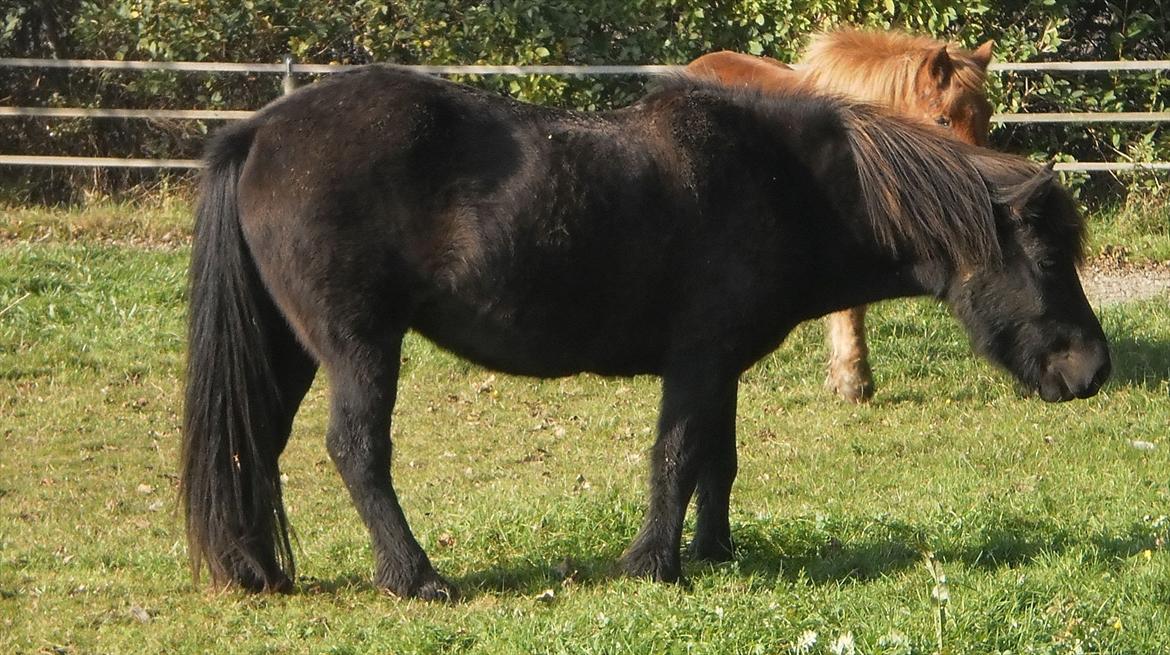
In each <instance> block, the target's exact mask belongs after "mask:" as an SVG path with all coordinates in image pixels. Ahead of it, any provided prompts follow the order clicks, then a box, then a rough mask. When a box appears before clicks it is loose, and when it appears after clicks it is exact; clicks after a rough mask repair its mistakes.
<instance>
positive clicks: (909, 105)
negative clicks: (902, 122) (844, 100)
mask: <svg viewBox="0 0 1170 655" xmlns="http://www.w3.org/2000/svg"><path fill="white" fill-rule="evenodd" d="M993 45H994V44H993V42H991V41H987V42H986V43H984V44H983V45H981V46H979V47H978V48H976V49H975V50H964V49H962V48H959V47H957V46H954V45H950V44H947V43H944V42H942V41H936V40H934V39H931V38H927V37H922V36H914V35H910V34H905V33H902V32H871V31H863V30H852V29H849V30H838V31H834V32H827V33H822V34H818V35H816V36H814V37H813V40H812V41H811V43H810V44H809V47H808V49H807V50H806V51H805V53H804V58H803V60H802V63H803V64H805V65H807V66H808V71H807V75H808V76H809V78H810V80H811V81H813V82H814V83H815V84H817V86H819V87H820V88H822V89H826V90H830V91H834V92H836V93H841V94H844V95H847V96H852V97H854V98H857V99H860V100H866V101H869V102H876V103H879V104H884V105H886V106H889V107H892V108H893V109H895V110H896V111H898V112H900V113H902V114H904V115H906V116H911V117H915V118H921V119H923V120H925V121H928V122H931V123H935V124H937V125H941V126H943V127H946V128H949V129H950V130H952V131H953V132H954V134H955V136H956V137H957V138H958V139H960V140H962V141H966V142H967V143H971V144H974V145H984V144H986V143H987V131H988V124H989V121H990V119H991V103H989V102H988V101H987V93H986V91H985V90H984V83H985V81H986V78H987V66H988V64H990V63H991V50H992V47H993Z"/></svg>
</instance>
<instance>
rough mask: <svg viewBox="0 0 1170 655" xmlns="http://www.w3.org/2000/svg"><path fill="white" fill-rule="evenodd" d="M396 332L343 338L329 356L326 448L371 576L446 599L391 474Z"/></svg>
mask: <svg viewBox="0 0 1170 655" xmlns="http://www.w3.org/2000/svg"><path fill="white" fill-rule="evenodd" d="M401 344H402V335H401V334H399V335H396V336H394V337H388V338H387V339H386V341H385V342H384V343H381V344H358V343H353V342H351V343H349V344H348V345H349V347H350V350H349V351H348V352H347V353H346V354H345V356H344V357H342V358H333V363H331V364H329V372H330V383H331V387H332V406H331V409H330V418H329V431H328V434H327V436H326V444H327V446H328V449H329V456H330V457H331V458H332V459H333V463H334V465H336V466H337V470H338V472H340V474H341V478H342V480H344V481H345V486H346V487H347V488H348V489H349V493H350V496H351V497H352V498H353V502H354V505H356V506H357V509H358V513H359V514H360V515H361V517H362V520H363V521H364V522H365V524H366V527H367V528H368V529H369V531H370V537H371V539H372V541H373V547H374V562H375V569H374V584H375V585H377V586H378V587H379V588H381V589H384V590H386V591H389V592H390V593H393V594H395V595H397V596H401V597H406V598H409V597H415V598H423V599H427V600H450V599H452V598H454V596H455V589H454V587H452V586H451V585H450V584H449V583H448V582H447V581H446V580H444V579H443V578H441V577H440V576H439V574H438V573H436V572H435V569H434V567H432V566H431V562H430V560H429V559H428V558H427V555H426V553H425V552H423V549H422V547H421V546H419V544H418V541H417V540H415V538H414V535H413V534H412V533H411V531H410V527H409V526H408V525H407V522H406V517H405V515H403V512H402V508H401V506H400V505H399V504H398V497H397V495H396V494H395V493H394V487H393V485H392V484H391V475H390V451H391V443H390V423H391V413H392V412H393V410H394V400H395V396H396V389H397V385H398V371H399V356H400V350H401Z"/></svg>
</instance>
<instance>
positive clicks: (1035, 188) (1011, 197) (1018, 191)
mask: <svg viewBox="0 0 1170 655" xmlns="http://www.w3.org/2000/svg"><path fill="white" fill-rule="evenodd" d="M1054 167H1055V162H1051V161H1050V162H1048V163H1047V164H1045V165H1044V167H1043V168H1041V169H1040V170H1038V171H1036V174H1035V175H1033V176H1032V177H1030V178H1028V179H1027V180H1024V181H1023V182H1020V183H1019V184H1016V185H1014V186H1011V187H1007V188H1005V189H1002V190H1001V192H1000V196H999V200H1000V202H1001V203H1003V206H1004V208H1006V209H1007V210H1008V213H1009V214H1011V216H1012V218H1015V219H1017V220H1023V219H1025V218H1026V217H1027V216H1029V215H1030V214H1032V213H1033V212H1031V211H1030V210H1029V208H1031V207H1034V206H1035V205H1036V204H1037V203H1041V202H1044V199H1045V198H1047V197H1048V194H1049V192H1051V191H1052V187H1053V186H1054V185H1055V184H1056V172H1055V170H1054Z"/></svg>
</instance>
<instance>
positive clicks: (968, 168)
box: [843, 105, 1110, 402]
mask: <svg viewBox="0 0 1170 655" xmlns="http://www.w3.org/2000/svg"><path fill="white" fill-rule="evenodd" d="M843 115H844V116H845V121H846V126H847V128H848V134H849V140H850V145H851V147H852V149H853V154H854V161H855V163H856V166H857V172H858V181H859V183H860V189H861V196H862V198H863V202H864V203H865V206H866V212H865V213H866V214H867V215H868V216H869V220H870V222H871V224H872V227H873V230H874V235H875V237H876V240H877V242H878V243H879V244H882V245H883V246H884V247H885V248H886V249H887V250H888V251H890V252H891V253H893V255H894V257H895V260H896V261H898V262H900V263H901V264H900V265H902V266H909V267H910V269H911V270H913V271H914V276H913V277H914V279H916V280H917V281H918V284H919V285H920V288H921V289H922V290H925V291H928V292H930V293H933V294H935V295H936V296H938V297H939V298H941V299H943V300H945V301H946V302H947V303H948V304H949V305H950V307H951V309H952V311H953V312H954V314H955V315H956V316H957V317H958V318H959V320H960V321H961V322H962V323H963V325H964V327H965V328H966V330H967V332H968V334H969V335H970V337H971V341H972V344H973V345H974V347H975V349H976V350H977V351H978V352H980V353H981V354H983V355H985V356H986V357H988V358H989V359H990V360H992V361H993V362H995V363H997V364H999V365H1001V366H1003V367H1004V368H1006V369H1007V370H1008V371H1010V372H1011V373H1012V374H1013V375H1014V376H1015V377H1016V378H1017V379H1018V380H1019V381H1020V382H1021V383H1023V384H1024V385H1025V386H1026V387H1028V388H1029V389H1031V390H1034V391H1038V392H1039V394H1040V397H1042V398H1043V399H1044V400H1047V401H1053V402H1054V401H1062V400H1069V399H1071V398H1074V397H1076V398H1085V397H1088V396H1092V395H1093V394H1095V393H1097V390H1098V389H1099V388H1100V387H1101V384H1102V383H1103V382H1104V381H1105V379H1106V378H1107V377H1108V376H1109V371H1110V360H1109V348H1108V345H1107V343H1106V340H1105V335H1104V332H1102V330H1101V324H1100V323H1099V322H1098V321H1097V317H1096V316H1095V315H1094V314H1093V311H1092V309H1091V308H1090V307H1089V302H1088V300H1087V299H1086V298H1085V293H1084V290H1083V289H1082V288H1081V282H1080V277H1079V275H1078V273H1077V266H1078V264H1079V263H1080V259H1081V252H1082V240H1083V235H1084V220H1083V219H1082V217H1081V215H1080V214H1079V213H1078V212H1077V210H1076V207H1075V206H1074V204H1073V201H1072V198H1071V197H1070V196H1069V194H1068V192H1067V191H1066V190H1065V189H1064V188H1063V187H1061V186H1060V184H1059V182H1058V181H1057V180H1056V178H1055V175H1054V174H1053V172H1052V168H1051V166H1048V167H1045V166H1040V165H1038V164H1035V163H1033V162H1030V161H1028V160H1027V159H1024V158H1021V157H1016V156H1013V155H1006V154H1002V153H996V152H994V151H991V150H987V149H984V148H977V147H973V146H968V145H965V144H962V143H958V142H956V141H955V140H953V139H950V138H947V137H945V136H944V135H942V134H941V133H939V131H938V130H932V129H928V128H924V127H922V126H920V125H916V124H914V123H912V122H909V121H905V120H899V119H898V117H896V116H892V115H889V114H885V113H884V112H881V111H879V110H878V109H876V108H874V107H867V106H864V105H858V106H852V107H844V108H843Z"/></svg>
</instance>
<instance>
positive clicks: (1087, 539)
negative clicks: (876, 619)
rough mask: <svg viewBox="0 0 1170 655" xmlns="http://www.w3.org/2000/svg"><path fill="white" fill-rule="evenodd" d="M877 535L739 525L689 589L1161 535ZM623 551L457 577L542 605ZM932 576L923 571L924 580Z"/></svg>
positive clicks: (599, 579)
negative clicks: (701, 583)
mask: <svg viewBox="0 0 1170 655" xmlns="http://www.w3.org/2000/svg"><path fill="white" fill-rule="evenodd" d="M880 526H881V530H880V535H877V536H874V537H860V538H854V537H844V538H838V537H836V536H834V534H833V532H834V531H833V530H822V531H818V532H816V533H815V534H813V535H811V536H810V535H809V534H807V532H802V531H801V530H800V529H799V528H796V529H794V527H793V522H785V521H775V522H763V523H760V522H756V523H751V524H749V525H745V526H740V527H738V528H737V529H736V531H735V535H734V538H735V540H736V543H737V548H738V554H737V557H736V559H735V560H734V561H733V562H729V563H709V562H702V561H694V560H690V559H687V560H685V561H684V575H685V576H686V579H687V581H688V582H695V581H697V580H701V579H702V578H704V577H707V576H715V575H732V576H743V577H745V578H753V579H755V580H763V581H768V580H772V581H776V582H787V583H798V584H812V585H840V584H864V583H867V582H870V581H874V580H878V579H881V578H883V577H886V576H889V575H893V574H897V573H899V572H902V571H906V570H908V569H911V568H914V567H916V566H923V561H924V556H925V553H926V551H927V550H932V551H933V557H934V559H935V560H936V561H938V562H940V563H942V564H943V565H944V566H945V565H947V564H961V565H963V566H966V567H967V568H971V569H978V570H988V571H990V570H994V569H1000V568H1016V567H1021V566H1026V565H1028V564H1029V563H1031V562H1033V561H1035V560H1037V559H1040V558H1047V557H1051V556H1054V555H1060V554H1061V553H1064V552H1067V551H1069V550H1071V549H1076V548H1083V549H1084V554H1083V559H1084V560H1085V561H1086V562H1091V563H1099V564H1109V563H1112V564H1116V563H1118V562H1122V561H1124V560H1126V559H1127V558H1130V557H1133V556H1135V555H1137V554H1139V553H1141V552H1142V551H1144V550H1153V549H1156V548H1157V547H1158V546H1157V543H1156V540H1157V535H1156V534H1154V532H1153V531H1152V530H1151V526H1150V525H1149V523H1147V522H1140V521H1139V522H1135V523H1132V524H1131V525H1129V526H1126V527H1125V528H1123V529H1122V530H1121V531H1120V532H1114V533H1107V534H1106V533H1097V534H1086V533H1084V532H1083V531H1072V530H1068V529H1065V528H1062V527H1060V526H1059V525H1058V524H1056V523H1054V522H1050V521H1047V520H1045V519H1035V518H1027V517H1005V518H1003V519H1000V520H998V521H997V522H995V523H993V524H989V525H984V526H980V527H977V528H972V530H974V531H975V535H974V537H973V538H971V539H966V540H964V542H965V543H963V544H959V545H943V546H941V547H937V548H934V549H929V548H928V547H927V543H928V542H929V541H931V539H928V538H927V537H926V535H927V534H928V530H927V528H926V527H925V526H921V525H915V524H911V523H906V522H899V521H891V520H889V519H883V520H882V521H881V523H880ZM620 554H621V551H620V550H619V549H617V548H606V549H604V550H602V551H601V552H595V553H592V554H585V555H583V556H582V557H580V558H577V557H572V558H559V559H534V558H524V559H517V560H515V561H507V560H505V561H500V562H497V563H495V564H493V565H492V566H490V567H488V568H486V569H483V570H479V571H474V572H472V573H469V574H466V575H463V576H460V577H456V578H454V579H452V582H453V583H454V584H455V586H456V587H457V588H458V589H459V592H460V598H459V600H460V602H468V601H471V600H473V599H475V598H476V597H479V596H483V595H494V594H503V595H514V596H522V597H530V598H537V597H539V595H540V594H542V592H544V590H547V589H553V590H554V593H557V592H559V591H560V590H562V589H564V588H568V587H577V588H588V587H595V586H600V585H603V584H607V583H610V582H612V581H613V580H615V579H617V578H620V577H621V575H622V574H621V572H620V570H619V568H618V566H617V559H618V557H619V556H620ZM924 575H925V573H924ZM369 586H370V580H369V578H368V577H367V576H362V575H355V574H347V575H343V576H340V577H338V578H334V579H330V580H315V579H311V578H310V579H302V581H301V582H300V583H299V584H298V586H297V587H298V592H299V593H302V594H337V593H345V592H348V591H350V590H354V589H364V588H369Z"/></svg>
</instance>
